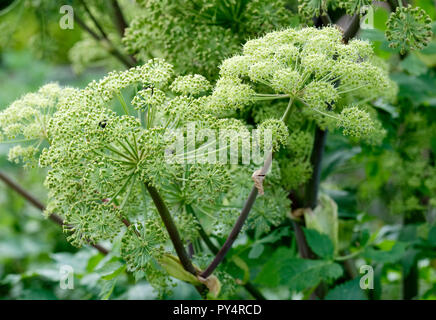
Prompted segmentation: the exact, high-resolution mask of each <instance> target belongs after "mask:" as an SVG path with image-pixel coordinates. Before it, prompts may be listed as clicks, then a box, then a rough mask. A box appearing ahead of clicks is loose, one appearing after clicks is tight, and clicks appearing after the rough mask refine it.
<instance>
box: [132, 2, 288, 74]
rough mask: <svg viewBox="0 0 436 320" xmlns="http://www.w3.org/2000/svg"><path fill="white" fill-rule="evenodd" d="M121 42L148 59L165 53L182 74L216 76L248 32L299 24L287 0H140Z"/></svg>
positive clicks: (250, 35)
mask: <svg viewBox="0 0 436 320" xmlns="http://www.w3.org/2000/svg"><path fill="white" fill-rule="evenodd" d="M138 4H139V6H140V9H139V10H138V12H139V14H138V15H136V16H135V17H134V19H133V20H132V22H131V25H130V26H129V28H127V29H126V33H125V36H124V38H123V43H124V45H125V47H126V49H127V50H128V52H129V53H130V54H133V55H135V56H136V57H137V58H138V59H139V60H142V61H145V60H147V59H149V58H150V57H151V56H153V55H155V54H160V55H162V56H163V57H164V58H165V59H167V60H168V61H170V62H171V63H172V64H174V65H175V66H176V70H177V71H179V72H181V73H186V72H194V71H195V72H199V73H201V74H203V75H204V76H206V77H207V78H208V79H211V78H212V79H213V78H216V76H217V66H218V64H219V63H220V62H221V60H222V59H223V58H224V57H228V56H231V55H233V54H234V53H235V52H237V51H238V50H239V48H240V45H241V44H242V43H243V42H244V41H246V40H247V39H249V38H250V37H256V36H258V35H261V34H263V33H264V32H269V31H272V30H274V29H277V28H281V27H285V26H290V25H293V24H295V22H294V21H296V19H295V18H296V17H295V15H293V13H292V12H291V11H290V10H289V9H288V8H287V5H288V3H287V1H283V0H280V1H265V0H262V1H259V0H250V1H235V0H231V1H223V0H214V1H204V0H196V1H185V0H177V1H157V0H153V1H138Z"/></svg>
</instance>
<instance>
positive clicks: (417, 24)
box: [386, 5, 433, 54]
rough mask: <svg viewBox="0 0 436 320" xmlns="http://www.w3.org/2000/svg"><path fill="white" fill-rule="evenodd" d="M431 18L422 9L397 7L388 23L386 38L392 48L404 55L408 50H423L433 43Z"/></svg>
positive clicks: (409, 6)
mask: <svg viewBox="0 0 436 320" xmlns="http://www.w3.org/2000/svg"><path fill="white" fill-rule="evenodd" d="M431 23H432V21H431V18H430V17H429V15H428V14H427V13H426V12H425V11H424V10H423V9H421V8H419V7H416V8H413V7H412V6H411V5H408V6H407V7H397V10H396V11H395V12H394V13H393V14H391V15H390V17H389V20H388V21H387V22H386V28H387V29H386V38H387V39H388V41H390V44H389V46H390V47H391V48H398V49H400V52H401V53H402V54H404V53H405V52H406V51H407V50H414V49H416V50H421V49H422V48H424V47H425V46H427V44H428V43H429V42H430V41H431V37H432V35H433V32H432V31H431Z"/></svg>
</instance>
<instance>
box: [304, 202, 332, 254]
mask: <svg viewBox="0 0 436 320" xmlns="http://www.w3.org/2000/svg"><path fill="white" fill-rule="evenodd" d="M304 220H305V222H306V227H307V229H315V230H317V231H318V232H319V233H322V234H326V235H328V236H329V237H330V240H331V241H332V243H333V247H334V251H335V252H336V251H337V249H338V229H339V223H338V206H337V205H336V202H335V201H334V200H333V199H331V198H330V197H329V196H327V195H326V194H321V196H320V197H319V205H318V206H317V207H316V208H315V209H314V210H313V211H311V210H308V212H306V213H305V215H304Z"/></svg>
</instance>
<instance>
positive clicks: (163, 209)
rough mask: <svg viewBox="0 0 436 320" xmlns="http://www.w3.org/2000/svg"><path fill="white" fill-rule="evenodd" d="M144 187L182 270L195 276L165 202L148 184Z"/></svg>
mask: <svg viewBox="0 0 436 320" xmlns="http://www.w3.org/2000/svg"><path fill="white" fill-rule="evenodd" d="M145 187H146V188H147V190H148V193H149V194H150V196H151V198H152V199H153V202H154V205H155V206H156V209H157V211H158V212H159V215H160V217H161V219H162V221H163V223H164V225H165V228H166V229H167V231H168V234H169V236H170V239H171V242H172V243H173V246H174V249H175V250H176V253H177V256H178V257H179V259H180V262H181V263H182V266H183V268H185V270H186V271H188V272H190V273H192V274H193V275H197V271H196V270H195V268H194V266H193V265H192V262H191V260H190V259H189V257H188V253H187V252H186V250H185V246H184V245H183V242H182V239H181V238H180V234H179V231H178V230H177V227H176V224H175V223H174V221H173V218H172V217H171V214H170V212H169V210H168V208H167V206H166V205H165V202H164V201H163V199H162V197H161V196H160V194H159V192H158V191H157V190H156V188H155V187H153V186H151V185H150V184H145Z"/></svg>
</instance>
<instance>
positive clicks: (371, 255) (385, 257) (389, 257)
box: [362, 242, 408, 263]
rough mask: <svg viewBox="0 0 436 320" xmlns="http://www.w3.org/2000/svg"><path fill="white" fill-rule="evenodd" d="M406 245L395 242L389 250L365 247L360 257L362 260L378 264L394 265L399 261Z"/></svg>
mask: <svg viewBox="0 0 436 320" xmlns="http://www.w3.org/2000/svg"><path fill="white" fill-rule="evenodd" d="M407 247H408V244H407V243H404V242H397V243H395V245H394V246H393V247H392V249H391V250H389V251H385V250H377V249H375V248H373V247H367V248H366V249H365V250H364V251H363V253H362V256H363V257H364V258H367V259H370V260H373V261H376V262H379V263H395V262H397V261H398V260H400V259H401V258H402V257H403V255H404V254H405V252H406V249H407Z"/></svg>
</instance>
